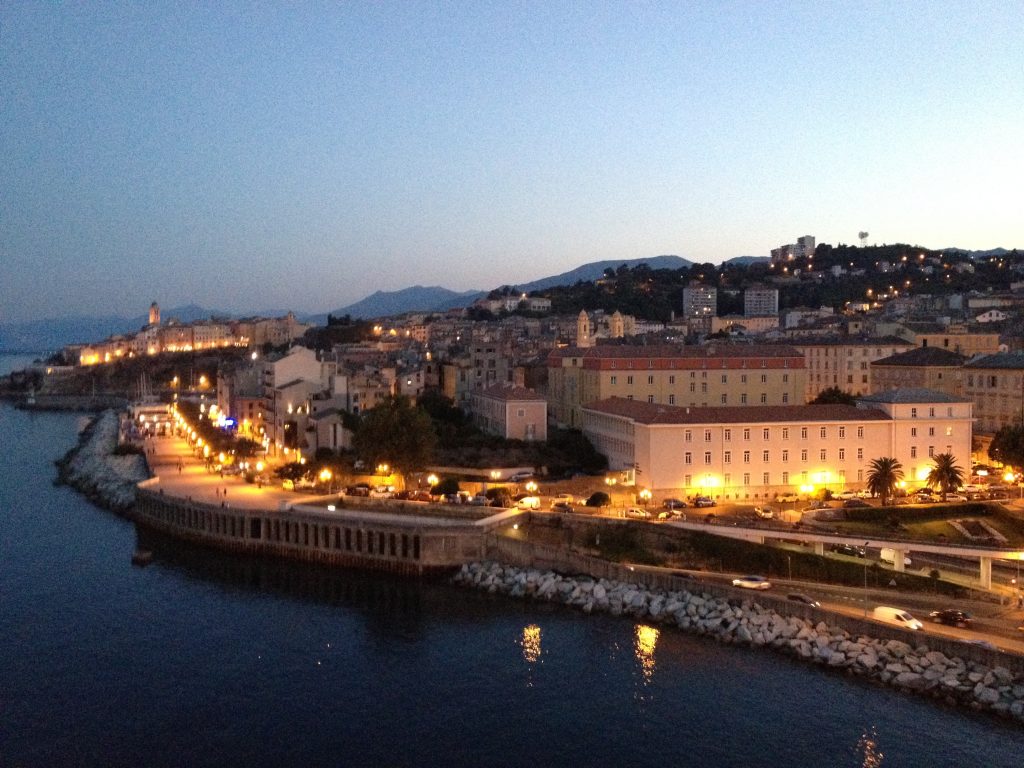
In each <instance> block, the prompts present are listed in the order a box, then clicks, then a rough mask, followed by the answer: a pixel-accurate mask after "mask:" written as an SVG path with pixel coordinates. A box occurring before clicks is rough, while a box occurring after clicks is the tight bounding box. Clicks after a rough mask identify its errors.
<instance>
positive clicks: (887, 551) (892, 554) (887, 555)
mask: <svg viewBox="0 0 1024 768" xmlns="http://www.w3.org/2000/svg"><path fill="white" fill-rule="evenodd" d="M878 559H879V560H881V561H882V562H883V563H888V564H889V565H892V564H894V563H895V562H896V550H895V549H891V548H890V547H882V552H881V554H879V555H878ZM910 562H911V561H910V557H909V556H908V555H907V554H906V553H904V555H903V565H904V566H907V565H910Z"/></svg>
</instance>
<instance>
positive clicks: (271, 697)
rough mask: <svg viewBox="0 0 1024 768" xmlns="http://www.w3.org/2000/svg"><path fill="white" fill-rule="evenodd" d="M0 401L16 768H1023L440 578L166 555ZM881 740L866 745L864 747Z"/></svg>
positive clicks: (703, 655)
mask: <svg viewBox="0 0 1024 768" xmlns="http://www.w3.org/2000/svg"><path fill="white" fill-rule="evenodd" d="M80 420H81V417H80V416H78V415H73V414H49V413H35V414H30V413H24V412H20V411H16V410H14V409H13V408H11V407H9V406H7V405H5V404H0V435H2V440H3V448H2V456H3V461H2V463H0V765H4V766H65V765H82V766H122V765H123V766H204V765H232V766H233V765H245V766H289V765H296V766H306V765H337V766H370V765H373V766H420V765H423V766H490V765H496V766H531V767H536V766H569V765H571V766H591V765H592V766H647V765H650V766H704V765H707V766H812V765H814V766H861V765H865V764H872V763H870V762H866V760H865V754H866V753H867V754H869V755H871V754H875V755H876V756H877V754H878V753H880V754H881V755H882V757H881V762H880V763H875V764H880V765H884V766H960V767H961V768H962V767H964V766H1007V767H1009V766H1019V765H1021V764H1022V763H1024V730H1022V729H1020V728H1018V727H1015V726H1012V725H1008V724H1003V723H1001V722H998V721H995V720H992V719H989V718H984V717H978V716H973V715H970V714H965V713H962V712H958V711H953V710H948V709H945V708H942V707H939V706H936V705H933V704H931V703H929V702H926V701H922V700H917V699H914V698H910V697H907V696H903V695H899V694H896V693H892V692H890V691H886V690H882V689H880V688H876V687H873V686H870V685H866V684H862V683H860V682H856V681H851V680H848V679H847V678H845V677H842V676H838V675H833V674H829V673H827V672H825V671H824V670H820V669H818V668H811V667H807V666H803V665H800V664H797V663H795V662H792V661H790V660H788V659H786V658H782V657H779V656H776V655H774V654H772V653H770V652H757V651H751V650H743V649H736V648H728V647H722V646H719V645H716V644H714V643H711V642H704V641H702V640H700V639H697V638H692V637H689V636H685V635H682V634H679V633H676V632H672V631H664V630H658V629H655V628H653V627H648V626H645V625H642V624H637V623H635V622H632V621H628V620H619V619H612V618H609V617H584V616H583V615H582V614H576V613H573V612H570V611H567V610H563V609H558V608H554V607H551V606H544V605H539V604H531V603H521V602H514V601H509V600H506V599H493V598H489V597H487V596H485V595H480V594H476V593H474V592H469V591H465V590H460V589H456V588H453V587H450V586H448V585H447V584H445V583H442V582H428V583H420V582H415V581H403V580H397V579H392V578H387V577H381V576H373V575H365V574H359V573H350V572H345V571H331V570H323V569H314V568H308V567H298V566H293V565H289V564H281V563H261V562H258V561H254V560H248V559H237V558H227V557H226V556H221V555H217V554H211V553H207V552H205V551H202V550H191V551H189V550H183V549H180V548H178V547H163V548H160V547H158V548H157V550H156V560H155V561H154V563H153V564H152V565H150V566H149V567H147V568H142V569H140V568H134V567H132V566H131V565H130V562H129V558H130V556H131V553H132V551H133V549H134V547H135V531H134V529H133V527H132V526H131V525H130V524H128V523H126V522H125V521H123V520H121V519H119V518H117V517H114V516H113V515H111V514H109V513H107V512H104V511H102V510H99V509H96V508H95V507H93V506H92V505H90V504H89V503H88V502H86V501H83V500H82V499H81V498H79V497H78V496H77V495H76V494H74V493H73V492H72V491H70V490H68V489H66V488H60V487H55V486H53V484H52V480H53V477H54V468H53V463H52V462H53V460H54V459H55V458H57V457H58V456H59V455H61V454H62V453H63V452H64V451H65V450H66V449H67V448H68V447H70V446H71V445H72V443H73V442H74V440H75V434H76V429H77V427H78V425H79V423H80ZM865 741H871V742H873V746H870V745H869V746H867V747H865Z"/></svg>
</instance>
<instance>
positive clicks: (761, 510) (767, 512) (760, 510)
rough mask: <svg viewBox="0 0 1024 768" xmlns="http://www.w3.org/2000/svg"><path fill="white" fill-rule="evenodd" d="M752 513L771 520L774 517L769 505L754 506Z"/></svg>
mask: <svg viewBox="0 0 1024 768" xmlns="http://www.w3.org/2000/svg"><path fill="white" fill-rule="evenodd" d="M754 514H755V515H757V516H758V517H760V518H761V519H762V520H771V519H772V518H773V517H775V510H774V509H772V508H771V507H754Z"/></svg>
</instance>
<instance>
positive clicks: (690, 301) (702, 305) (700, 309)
mask: <svg viewBox="0 0 1024 768" xmlns="http://www.w3.org/2000/svg"><path fill="white" fill-rule="evenodd" d="M717 314H718V289H717V288H715V287H714V286H710V285H688V286H686V287H685V288H683V317H684V319H685V320H686V322H687V324H688V325H689V326H690V328H692V329H694V330H696V331H699V332H707V331H708V330H709V329H710V328H711V318H713V317H714V316H715V315H717Z"/></svg>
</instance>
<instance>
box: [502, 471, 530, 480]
mask: <svg viewBox="0 0 1024 768" xmlns="http://www.w3.org/2000/svg"><path fill="white" fill-rule="evenodd" d="M531 477H533V472H516V473H515V474H513V475H509V477H508V481H509V482H510V483H521V482H523V481H524V480H529V479H530V478H531Z"/></svg>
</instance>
